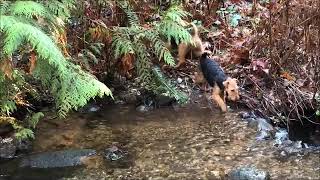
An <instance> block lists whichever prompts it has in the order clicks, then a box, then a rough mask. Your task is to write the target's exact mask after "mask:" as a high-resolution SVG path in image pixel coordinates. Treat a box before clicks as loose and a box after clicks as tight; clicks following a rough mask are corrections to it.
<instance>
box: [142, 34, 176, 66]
mask: <svg viewBox="0 0 320 180" xmlns="http://www.w3.org/2000/svg"><path fill="white" fill-rule="evenodd" d="M144 34H145V36H146V38H147V39H148V40H149V41H150V42H151V46H152V47H153V48H152V50H154V52H155V54H156V55H157V56H158V57H159V60H160V59H162V58H163V59H164V61H165V62H166V64H168V65H170V66H174V65H175V61H174V58H173V56H172V55H171V53H170V51H169V50H168V49H167V47H166V46H165V43H164V42H163V41H162V40H161V39H160V35H159V33H158V32H157V31H155V30H146V31H145V32H144Z"/></svg>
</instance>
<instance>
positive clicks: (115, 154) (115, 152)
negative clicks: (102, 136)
mask: <svg viewBox="0 0 320 180" xmlns="http://www.w3.org/2000/svg"><path fill="white" fill-rule="evenodd" d="M126 154H127V153H126V152H124V151H122V150H121V149H119V148H118V147H117V146H112V147H110V148H107V149H106V150H105V152H104V156H105V157H106V158H107V159H108V160H111V161H116V160H119V159H121V158H123V157H124V156H125V155H126Z"/></svg>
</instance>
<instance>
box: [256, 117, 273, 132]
mask: <svg viewBox="0 0 320 180" xmlns="http://www.w3.org/2000/svg"><path fill="white" fill-rule="evenodd" d="M256 120H257V121H258V131H273V130H274V128H273V126H272V125H271V124H270V123H269V122H268V121H267V120H266V119H264V118H256Z"/></svg>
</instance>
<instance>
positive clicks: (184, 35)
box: [156, 21, 191, 44]
mask: <svg viewBox="0 0 320 180" xmlns="http://www.w3.org/2000/svg"><path fill="white" fill-rule="evenodd" d="M156 28H157V30H158V31H159V32H160V34H161V35H162V36H164V37H166V39H168V41H169V42H170V41H171V39H174V41H175V42H176V44H179V43H180V42H186V43H190V42H191V35H190V33H189V32H188V31H187V30H186V29H185V28H184V27H183V26H181V25H178V24H177V23H175V22H172V21H163V22H160V23H159V24H158V25H156Z"/></svg>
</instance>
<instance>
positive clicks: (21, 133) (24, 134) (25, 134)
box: [15, 127, 34, 140]
mask: <svg viewBox="0 0 320 180" xmlns="http://www.w3.org/2000/svg"><path fill="white" fill-rule="evenodd" d="M15 137H16V138H17V139H18V140H22V139H27V138H32V139H34V132H33V131H32V130H31V129H28V128H23V127H21V128H20V129H18V130H17V132H16V133H15Z"/></svg>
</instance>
